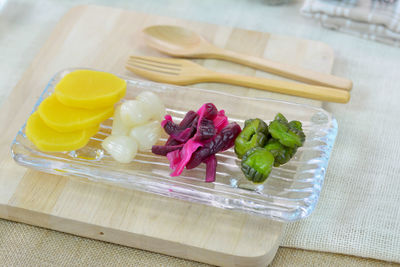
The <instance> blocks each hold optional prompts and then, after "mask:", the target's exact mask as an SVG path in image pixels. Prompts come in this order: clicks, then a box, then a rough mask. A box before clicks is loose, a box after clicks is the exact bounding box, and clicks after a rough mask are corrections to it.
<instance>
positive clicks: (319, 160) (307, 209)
mask: <svg viewBox="0 0 400 267" xmlns="http://www.w3.org/2000/svg"><path fill="white" fill-rule="evenodd" d="M73 70H75V69H68V70H64V71H61V72H59V73H57V74H56V75H55V76H54V77H53V78H52V79H51V80H50V82H49V83H48V85H47V86H46V89H45V90H44V92H43V93H42V95H41V96H40V98H39V100H38V102H37V103H36V105H35V107H34V110H36V108H37V107H38V105H39V104H40V102H41V101H42V100H43V99H44V98H46V97H47V96H49V95H50V94H51V93H52V92H53V91H54V87H55V85H56V84H57V83H58V81H59V80H60V79H61V78H62V77H63V76H64V75H66V74H67V73H69V72H71V71H73ZM121 78H123V79H125V80H126V81H127V84H128V87H127V93H126V96H125V99H133V98H135V96H136V95H137V94H138V93H139V92H141V91H144V90H149V91H153V92H156V93H157V94H158V95H159V96H160V97H161V98H162V100H163V102H164V103H165V105H166V107H167V113H169V114H170V115H171V116H172V117H173V119H174V121H179V120H181V119H182V118H183V116H184V114H185V113H186V112H187V111H189V110H197V109H198V108H199V107H200V106H201V105H202V104H203V103H206V102H213V103H214V104H215V105H216V106H217V108H218V109H224V110H225V112H226V114H227V116H228V118H229V120H230V121H231V122H232V121H236V122H237V123H239V124H240V125H241V126H243V123H244V120H245V119H248V118H254V117H258V118H261V119H263V120H265V121H266V122H269V121H270V120H272V119H273V118H274V116H275V114H276V113H278V112H281V113H283V114H284V115H285V116H286V117H287V118H288V119H289V120H294V119H296V120H300V121H301V122H302V123H303V128H304V132H305V134H306V141H305V143H304V146H303V147H301V148H300V149H298V151H297V153H296V155H295V156H294V157H293V159H292V160H291V161H290V162H289V163H287V164H285V165H283V166H280V167H279V168H273V170H272V172H271V174H270V176H269V178H268V179H267V181H266V182H265V183H264V184H262V185H258V186H254V185H253V184H251V183H250V182H248V181H247V180H246V179H245V178H244V176H243V174H242V172H241V170H240V168H239V164H240V161H239V160H238V159H237V158H236V156H235V154H234V152H233V149H230V150H228V151H225V152H223V153H220V154H218V155H217V159H218V167H217V176H216V181H215V182H214V183H205V182H204V178H205V166H204V164H202V165H200V166H199V167H197V168H195V169H192V170H185V171H184V172H183V173H182V175H181V176H179V177H170V175H169V174H170V173H171V170H170V168H169V163H168V161H167V158H166V157H162V156H157V155H154V154H152V153H151V152H150V151H149V152H146V153H139V154H138V156H137V157H136V158H135V159H134V161H133V162H131V163H130V164H120V163H117V162H116V161H114V160H113V159H112V158H111V157H110V156H109V155H108V154H107V153H105V152H104V151H103V149H102V148H101V141H102V140H103V139H104V138H105V137H106V136H108V135H109V134H110V132H111V124H112V119H109V120H107V121H105V122H104V123H103V124H102V125H101V129H100V131H99V132H98V133H97V134H96V135H95V136H94V137H92V138H91V140H90V141H89V143H88V145H87V146H86V147H84V148H82V149H80V150H77V151H72V152H62V153H61V152H57V153H44V152H41V151H39V150H37V149H36V147H35V146H34V145H33V144H32V143H31V142H30V141H29V140H28V139H27V138H26V136H25V125H23V126H22V128H21V129H20V131H19V132H18V134H17V136H16V137H15V139H14V141H13V143H12V146H11V149H12V155H13V157H14V159H15V161H16V162H17V163H19V164H21V165H24V166H27V167H30V168H34V169H38V170H40V171H44V172H48V173H53V174H58V175H75V176H80V177H84V178H88V179H90V180H93V181H98V182H105V183H111V184H113V185H117V186H123V187H128V188H132V189H136V190H141V191H145V192H150V193H155V194H159V195H163V196H167V197H172V198H178V199H182V200H186V201H192V202H196V203H202V204H206V205H210V206H213V207H218V208H223V209H231V210H236V211H242V212H250V213H253V214H257V215H261V216H265V217H268V218H272V219H275V220H280V221H295V220H298V219H301V218H304V217H306V216H308V215H309V214H310V213H311V212H312V211H313V209H314V207H315V205H316V203H317V201H318V197H319V193H320V191H321V187H322V184H323V180H324V177H325V171H326V168H327V166H328V160H329V157H330V154H331V151H332V147H333V144H334V141H335V138H336V133H337V123H336V120H335V118H334V117H333V116H332V115H331V114H330V113H328V112H326V111H325V110H323V109H321V108H316V107H311V106H306V105H300V104H294V103H289V102H284V101H277V100H271V99H260V98H258V99H255V98H250V97H240V96H235V95H230V94H227V93H221V92H217V91H210V90H202V89H197V88H190V87H179V86H173V85H167V84H159V83H153V82H147V81H138V80H130V79H127V78H125V77H121ZM166 138H167V135H166V134H164V135H163V136H162V137H161V139H160V140H159V143H158V144H163V143H164V142H165V140H166Z"/></svg>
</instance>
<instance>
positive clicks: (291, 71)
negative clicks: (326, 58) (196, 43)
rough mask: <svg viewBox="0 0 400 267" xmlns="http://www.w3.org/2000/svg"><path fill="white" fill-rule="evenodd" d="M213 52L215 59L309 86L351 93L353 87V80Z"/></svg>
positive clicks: (286, 65)
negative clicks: (319, 86)
mask: <svg viewBox="0 0 400 267" xmlns="http://www.w3.org/2000/svg"><path fill="white" fill-rule="evenodd" d="M212 51H213V53H212V54H213V55H212V57H213V58H218V59H223V60H228V61H233V62H236V63H239V64H243V65H246V66H249V67H253V68H256V69H260V70H263V71H266V72H269V73H273V74H276V75H279V76H282V77H286V78H290V79H293V80H297V81H301V82H305V83H309V84H315V85H322V86H329V87H335V88H339V89H343V90H347V91H350V90H351V89H352V87H353V82H352V81H351V80H348V79H346V78H342V77H338V76H334V75H331V74H326V73H321V72H316V71H312V70H309V69H305V68H301V67H297V66H294V65H289V64H284V63H280V62H276V61H272V60H269V59H266V58H259V57H254V56H249V55H244V54H241V53H237V52H234V51H231V50H226V49H220V48H217V47H213V50H212Z"/></svg>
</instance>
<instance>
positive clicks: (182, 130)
mask: <svg viewBox="0 0 400 267" xmlns="http://www.w3.org/2000/svg"><path fill="white" fill-rule="evenodd" d="M196 119H197V121H196ZM203 120H208V121H204V122H203V124H202V121H203ZM211 122H212V123H211ZM228 125H229V122H228V118H227V117H226V116H225V111H224V110H220V111H218V110H217V108H216V107H215V105H214V104H212V103H206V104H204V105H202V106H201V107H200V109H199V110H198V111H197V112H194V111H189V112H188V113H187V114H186V116H185V118H184V119H183V121H182V122H181V124H180V125H177V124H175V123H174V122H173V120H172V117H171V116H170V115H166V116H165V117H164V120H163V121H162V122H161V126H162V127H163V128H164V130H165V131H166V132H167V133H168V134H169V135H170V137H169V139H168V141H167V143H166V144H165V145H164V146H153V148H152V151H153V153H155V154H158V155H165V154H166V156H167V158H168V160H169V162H170V168H171V169H172V170H173V172H172V173H171V176H179V175H181V173H182V171H183V170H184V168H185V167H187V164H188V162H189V161H191V159H192V157H193V154H194V153H195V152H196V151H198V149H199V148H201V147H203V146H205V145H206V146H207V147H209V146H210V145H212V147H209V148H207V149H212V148H215V152H212V153H213V154H211V155H209V156H208V157H207V158H205V159H204V161H203V163H205V164H206V182H214V181H215V176H216V168H217V158H216V157H215V153H217V152H219V150H218V149H217V147H219V146H221V145H224V144H222V143H220V141H218V145H217V143H215V142H216V141H215V140H214V139H215V138H216V136H217V134H219V133H220V132H221V131H222V129H224V128H225V127H226V126H228ZM196 126H197V127H196ZM214 128H215V129H214ZM235 129H236V128H235ZM224 131H225V132H227V133H229V131H230V128H229V129H228V128H227V129H225V130H224ZM213 132H214V133H215V134H214V136H213V135H212V134H213ZM236 132H237V129H236ZM239 132H240V127H239ZM229 134H230V133H229ZM230 135H232V134H230ZM218 138H219V139H218V140H220V139H221V138H222V136H219V135H218ZM202 139H204V140H202ZM221 140H222V139H221ZM224 140H225V139H224ZM214 143H215V144H214ZM215 145H216V146H217V147H214V146H215ZM225 145H226V146H228V145H230V143H229V144H225ZM204 148H205V147H204ZM223 148H225V147H223ZM201 149H203V148H201ZM221 149H222V147H221ZM211 151H214V150H211ZM196 159H198V158H197V157H196ZM192 162H193V159H192ZM200 163H201V161H199V162H198V163H197V164H192V165H193V167H195V166H197V165H199V164H200Z"/></svg>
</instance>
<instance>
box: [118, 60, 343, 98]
mask: <svg viewBox="0 0 400 267" xmlns="http://www.w3.org/2000/svg"><path fill="white" fill-rule="evenodd" d="M126 68H127V69H128V70H130V71H132V72H133V73H136V74H137V75H139V76H143V77H145V78H147V79H150V80H153V81H157V82H164V83H171V84H178V85H188V84H195V83H202V82H217V83H228V84H233V85H239V86H244V87H251V88H257V89H262V90H267V91H270V92H276V93H281V94H287V95H294V96H300V97H305V98H311V99H316V100H321V101H329V102H337V103H347V102H348V101H349V100H350V93H349V92H348V91H344V90H340V89H335V88H330V87H324V86H316V85H308V84H302V83H296V82H287V81H280V80H272V79H267V78H260V77H252V76H244V75H236V74H226V73H219V72H215V71H212V70H209V69H206V68H204V67H202V66H200V65H198V64H196V63H193V62H192V61H189V60H186V59H175V58H161V57H144V56H131V57H130V58H129V60H128V63H127V65H126Z"/></svg>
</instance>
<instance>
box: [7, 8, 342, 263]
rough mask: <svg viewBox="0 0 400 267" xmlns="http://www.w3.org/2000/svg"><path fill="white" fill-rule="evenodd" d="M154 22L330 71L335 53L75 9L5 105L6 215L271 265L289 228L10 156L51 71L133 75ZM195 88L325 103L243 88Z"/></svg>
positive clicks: (227, 67)
mask: <svg viewBox="0 0 400 267" xmlns="http://www.w3.org/2000/svg"><path fill="white" fill-rule="evenodd" d="M154 24H176V25H182V26H185V27H188V28H192V29H193V30H195V31H196V32H198V33H200V34H202V35H203V36H204V37H205V38H206V39H208V40H209V41H211V42H213V43H214V44H216V45H218V46H220V47H226V48H228V49H232V50H235V51H240V52H245V53H248V54H251V55H255V56H260V57H266V58H270V59H274V60H279V61H282V62H288V63H292V64H297V65H300V66H304V67H308V68H310V69H314V70H318V71H323V72H326V73H329V72H330V71H331V68H332V65H333V58H334V56H333V51H332V49H331V48H329V47H328V46H326V45H325V44H323V43H320V42H315V41H308V40H300V39H296V38H293V37H284V36H277V35H272V34H268V33H260V32H254V31H248V30H242V29H236V28H228V27H223V26H217V25H211V24H205V23H199V22H191V21H183V20H179V19H174V18H167V17H160V16H154V15H148V14H142V13H136V12H133V11H124V10H120V9H112V8H108V7H98V6H80V7H76V8H73V9H72V10H70V11H69V12H68V13H67V14H66V15H65V16H64V17H63V18H62V19H61V21H60V22H59V23H58V24H57V25H56V27H55V29H54V31H53V33H52V34H51V36H50V38H49V39H48V40H47V42H46V43H45V45H44V46H43V48H42V49H41V50H40V52H39V54H38V55H37V56H36V58H35V59H34V60H33V62H32V64H31V66H30V67H29V68H28V69H27V70H26V72H25V74H24V75H23V77H22V79H21V81H20V82H19V83H18V84H17V86H16V88H15V89H14V90H13V92H12V94H11V95H10V97H9V98H8V100H7V101H6V103H5V104H4V106H3V107H2V109H1V112H0V123H1V125H2V127H3V131H2V135H1V136H0V140H1V142H0V145H1V150H0V151H1V152H0V217H2V218H5V219H9V220H14V221H18V222H24V223H28V224H32V225H37V226H42V227H45V228H50V229H54V230H58V231H63V232H67V233H72V234H76V235H79V236H84V237H89V238H94V239H99V240H104V241H109V242H113V243H118V244H123V245H127V246H132V247H137V248H141V249H145V250H151V251H155V252H160V253H165V254H169V255H173V256H177V257H182V258H187V259H192V260H196V261H201V262H207V263H211V264H216V265H230V266H232V265H237V266H265V265H267V264H268V263H270V262H271V261H272V259H273V257H274V255H275V253H276V250H277V249H278V246H279V243H280V239H281V235H282V231H283V228H284V224H283V223H280V222H276V221H272V220H268V219H265V218H263V217H259V216H254V215H249V214H244V213H238V212H233V211H228V210H222V209H217V208H212V207H208V206H204V205H200V204H194V203H189V202H185V201H179V200H174V199H169V198H166V197H160V196H156V195H152V194H148V193H142V192H137V191H133V190H128V189H124V188H119V187H116V186H110V185H104V184H100V183H94V182H89V181H83V180H82V179H80V178H75V177H61V176H55V175H49V174H45V173H41V172H38V171H34V170H30V169H26V168H24V167H21V166H18V165H17V164H16V163H15V162H14V161H13V160H12V157H11V153H10V144H11V141H12V140H13V138H14V136H15V135H16V133H17V131H18V129H19V128H20V127H21V125H22V124H23V123H24V121H25V120H26V118H27V117H28V115H29V113H30V112H31V110H32V107H33V105H34V104H35V102H36V101H37V99H38V97H39V95H40V93H41V92H42V91H43V89H44V87H45V86H46V84H47V82H48V80H49V79H50V78H51V77H52V75H53V74H55V73H56V72H58V71H59V70H61V69H64V68H70V67H91V68H95V69H99V70H104V71H110V72H114V73H118V74H121V75H128V76H132V77H134V76H133V75H132V74H130V73H129V72H128V71H126V70H125V69H124V63H125V61H126V59H127V58H128V56H129V55H132V54H140V55H160V54H158V52H156V51H153V50H151V49H150V48H148V47H146V45H145V43H144V41H143V36H142V33H141V29H142V28H143V27H146V26H149V25H154ZM198 62H200V63H201V64H203V65H205V66H207V67H209V68H212V69H215V70H219V71H226V72H231V73H241V74H248V75H256V76H266V77H270V76H272V75H269V74H266V73H263V72H261V71H255V70H254V69H251V68H247V67H243V66H240V65H236V64H233V63H228V62H223V61H217V60H199V61H198ZM196 86H197V87H203V88H212V89H217V90H222V91H229V92H231V93H234V94H238V95H248V96H255V97H274V98H281V99H289V100H292V101H296V102H303V103H305V102H306V103H311V104H313V105H321V103H320V102H317V101H311V100H305V99H301V98H296V97H287V96H282V95H278V94H272V93H268V92H264V91H258V90H253V89H246V88H242V87H235V86H228V85H222V84H201V85H196ZM210 101H212V100H211V99H210Z"/></svg>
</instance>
